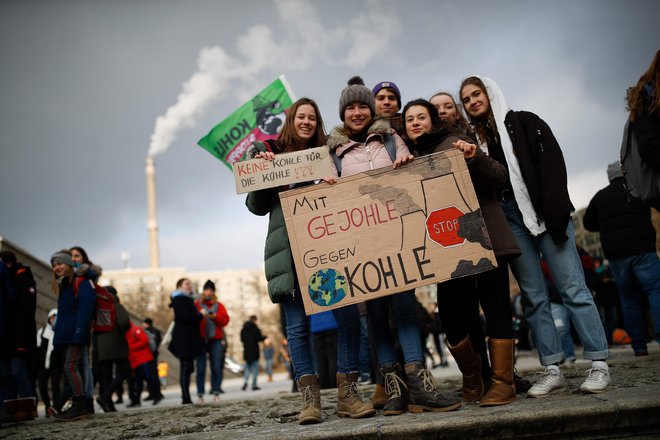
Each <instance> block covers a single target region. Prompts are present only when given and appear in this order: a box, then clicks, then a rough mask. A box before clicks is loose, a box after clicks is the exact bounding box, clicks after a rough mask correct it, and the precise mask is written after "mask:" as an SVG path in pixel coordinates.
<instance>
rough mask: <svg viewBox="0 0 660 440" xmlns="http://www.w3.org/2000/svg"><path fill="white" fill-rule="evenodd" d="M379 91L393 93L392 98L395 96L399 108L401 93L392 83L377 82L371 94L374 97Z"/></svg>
mask: <svg viewBox="0 0 660 440" xmlns="http://www.w3.org/2000/svg"><path fill="white" fill-rule="evenodd" d="M381 89H390V90H392V91H393V92H394V96H396V102H397V104H398V105H399V108H401V92H400V91H399V88H398V87H397V86H396V84H394V83H393V82H392V81H383V82H379V83H378V84H376V85H375V86H374V88H373V89H371V92H372V93H373V94H374V96H376V95H377V94H378V92H380V90H381Z"/></svg>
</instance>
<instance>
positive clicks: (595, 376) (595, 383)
mask: <svg viewBox="0 0 660 440" xmlns="http://www.w3.org/2000/svg"><path fill="white" fill-rule="evenodd" d="M609 386H610V372H609V370H605V369H602V368H591V369H589V370H587V379H586V380H585V381H584V382H583V383H582V385H580V391H582V392H583V393H594V394H596V393H602V392H603V391H605V390H607V389H608V388H609Z"/></svg>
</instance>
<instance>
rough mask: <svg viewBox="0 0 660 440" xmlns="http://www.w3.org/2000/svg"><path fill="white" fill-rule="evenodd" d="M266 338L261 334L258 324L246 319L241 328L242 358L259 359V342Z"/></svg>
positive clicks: (246, 360)
mask: <svg viewBox="0 0 660 440" xmlns="http://www.w3.org/2000/svg"><path fill="white" fill-rule="evenodd" d="M264 339H266V337H265V336H264V335H262V334H261V330H260V329H259V326H257V324H255V323H254V322H252V321H246V322H245V324H243V328H242V329H241V342H243V359H244V360H245V362H252V361H257V360H259V351H260V350H259V342H261V341H263V340H264Z"/></svg>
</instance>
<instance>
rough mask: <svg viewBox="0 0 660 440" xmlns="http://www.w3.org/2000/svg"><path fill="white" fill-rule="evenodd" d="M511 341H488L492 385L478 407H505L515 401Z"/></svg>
mask: <svg viewBox="0 0 660 440" xmlns="http://www.w3.org/2000/svg"><path fill="white" fill-rule="evenodd" d="M513 343H514V342H513V339H492V338H491V339H489V340H488V350H489V351H490V364H491V367H490V370H491V372H492V374H493V383H492V384H491V386H490V388H488V391H487V392H486V395H485V396H484V397H483V399H481V404H480V406H497V405H506V404H507V403H511V402H513V401H514V400H516V387H515V386H514V384H513Z"/></svg>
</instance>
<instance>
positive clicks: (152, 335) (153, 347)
mask: <svg viewBox="0 0 660 440" xmlns="http://www.w3.org/2000/svg"><path fill="white" fill-rule="evenodd" d="M144 332H145V333H146V334H147V336H148V337H149V350H151V352H152V353H156V352H157V351H158V344H157V343H156V334H155V333H154V332H152V331H149V330H145V331H144Z"/></svg>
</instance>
